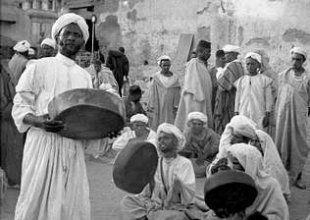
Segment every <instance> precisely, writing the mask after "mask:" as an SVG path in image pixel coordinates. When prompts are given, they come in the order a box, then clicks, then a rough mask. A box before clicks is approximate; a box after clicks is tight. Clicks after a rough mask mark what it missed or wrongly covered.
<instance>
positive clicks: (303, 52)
mask: <svg viewBox="0 0 310 220" xmlns="http://www.w3.org/2000/svg"><path fill="white" fill-rule="evenodd" d="M294 53H298V54H301V55H303V56H304V57H305V60H306V59H307V51H306V50H304V49H302V48H301V47H293V48H292V49H291V50H290V54H291V55H292V54H294Z"/></svg>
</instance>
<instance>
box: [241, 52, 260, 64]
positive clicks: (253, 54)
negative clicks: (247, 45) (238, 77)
mask: <svg viewBox="0 0 310 220" xmlns="http://www.w3.org/2000/svg"><path fill="white" fill-rule="evenodd" d="M244 58H245V59H247V58H252V59H254V60H256V61H257V62H259V63H260V64H261V63H262V57H261V55H259V54H258V53H254V52H249V53H247V54H246V55H245V57H244Z"/></svg>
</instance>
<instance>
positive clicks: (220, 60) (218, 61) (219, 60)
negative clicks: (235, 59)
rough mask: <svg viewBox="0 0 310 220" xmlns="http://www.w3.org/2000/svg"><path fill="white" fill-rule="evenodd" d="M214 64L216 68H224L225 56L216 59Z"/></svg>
mask: <svg viewBox="0 0 310 220" xmlns="http://www.w3.org/2000/svg"><path fill="white" fill-rule="evenodd" d="M215 62H216V66H217V67H224V66H225V64H226V59H225V56H221V57H217V58H216V60H215Z"/></svg>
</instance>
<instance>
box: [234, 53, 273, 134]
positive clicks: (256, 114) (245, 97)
mask: <svg viewBox="0 0 310 220" xmlns="http://www.w3.org/2000/svg"><path fill="white" fill-rule="evenodd" d="M245 64H246V69H247V71H248V74H247V75H244V76H242V77H240V78H239V79H238V80H237V81H236V82H235V83H234V84H235V86H236V89H237V92H236V99H235V114H236V115H238V114H240V115H244V116H246V117H248V118H250V119H251V120H253V121H254V122H255V123H256V124H257V125H258V128H259V129H265V130H266V128H267V127H268V125H269V123H270V112H271V107H272V104H273V98H272V93H271V84H272V79H271V78H269V77H268V76H266V75H263V74H261V73H260V68H261V65H262V58H261V56H260V55H259V54H257V53H253V52H249V53H247V54H246V56H245Z"/></svg>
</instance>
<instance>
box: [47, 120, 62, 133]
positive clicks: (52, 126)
mask: <svg viewBox="0 0 310 220" xmlns="http://www.w3.org/2000/svg"><path fill="white" fill-rule="evenodd" d="M43 128H44V130H45V131H48V132H55V133H57V132H59V131H61V130H62V129H63V128H64V123H63V122H62V121H56V120H50V119H47V120H45V121H44V122H43Z"/></svg>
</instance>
